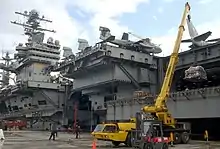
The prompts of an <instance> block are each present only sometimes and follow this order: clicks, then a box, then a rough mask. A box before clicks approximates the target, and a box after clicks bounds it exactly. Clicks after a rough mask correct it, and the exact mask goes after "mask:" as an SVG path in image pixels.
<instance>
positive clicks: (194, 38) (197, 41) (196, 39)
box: [182, 15, 220, 48]
mask: <svg viewBox="0 0 220 149" xmlns="http://www.w3.org/2000/svg"><path fill="white" fill-rule="evenodd" d="M187 26H188V30H189V35H190V37H191V39H185V40H182V42H192V45H190V46H189V47H190V48H193V47H201V46H205V45H208V44H211V43H210V42H217V41H220V38H217V39H211V40H207V38H208V37H209V36H210V35H211V34H212V32H211V31H208V32H206V33H204V34H201V35H199V34H198V32H197V30H196V28H195V27H194V25H193V23H192V21H191V16H190V15H188V17H187Z"/></svg>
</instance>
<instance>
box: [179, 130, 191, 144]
mask: <svg viewBox="0 0 220 149" xmlns="http://www.w3.org/2000/svg"><path fill="white" fill-rule="evenodd" d="M189 140H190V135H189V133H188V132H183V133H182V134H181V141H182V143H184V144H187V143H188V142H189Z"/></svg>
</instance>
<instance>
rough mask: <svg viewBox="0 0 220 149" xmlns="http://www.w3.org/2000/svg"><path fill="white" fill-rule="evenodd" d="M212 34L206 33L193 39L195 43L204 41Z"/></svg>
mask: <svg viewBox="0 0 220 149" xmlns="http://www.w3.org/2000/svg"><path fill="white" fill-rule="evenodd" d="M211 34H212V32H210V31H208V32H206V33H204V34H201V35H198V36H196V37H194V40H195V41H206V39H207V38H208V37H209V36H210V35H211Z"/></svg>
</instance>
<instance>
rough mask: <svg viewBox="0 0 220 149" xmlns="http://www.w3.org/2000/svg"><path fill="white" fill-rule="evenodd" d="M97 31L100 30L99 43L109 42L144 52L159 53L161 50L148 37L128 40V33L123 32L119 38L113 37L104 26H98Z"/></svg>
mask: <svg viewBox="0 0 220 149" xmlns="http://www.w3.org/2000/svg"><path fill="white" fill-rule="evenodd" d="M99 31H101V34H100V39H101V40H102V41H101V42H99V43H104V42H109V43H112V44H115V45H118V46H119V47H125V48H127V49H131V50H138V51H142V52H144V53H156V54H158V53H161V52H162V50H161V48H160V47H159V46H157V45H155V44H154V43H151V42H150V39H149V38H146V39H141V40H139V41H136V42H134V41H130V40H129V39H128V38H129V35H128V33H123V35H122V38H121V40H120V39H115V36H112V35H111V33H110V29H108V28H106V27H100V28H99Z"/></svg>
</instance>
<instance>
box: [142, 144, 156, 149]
mask: <svg viewBox="0 0 220 149" xmlns="http://www.w3.org/2000/svg"><path fill="white" fill-rule="evenodd" d="M153 148H154V146H153V144H152V143H145V144H144V147H143V149H153Z"/></svg>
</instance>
